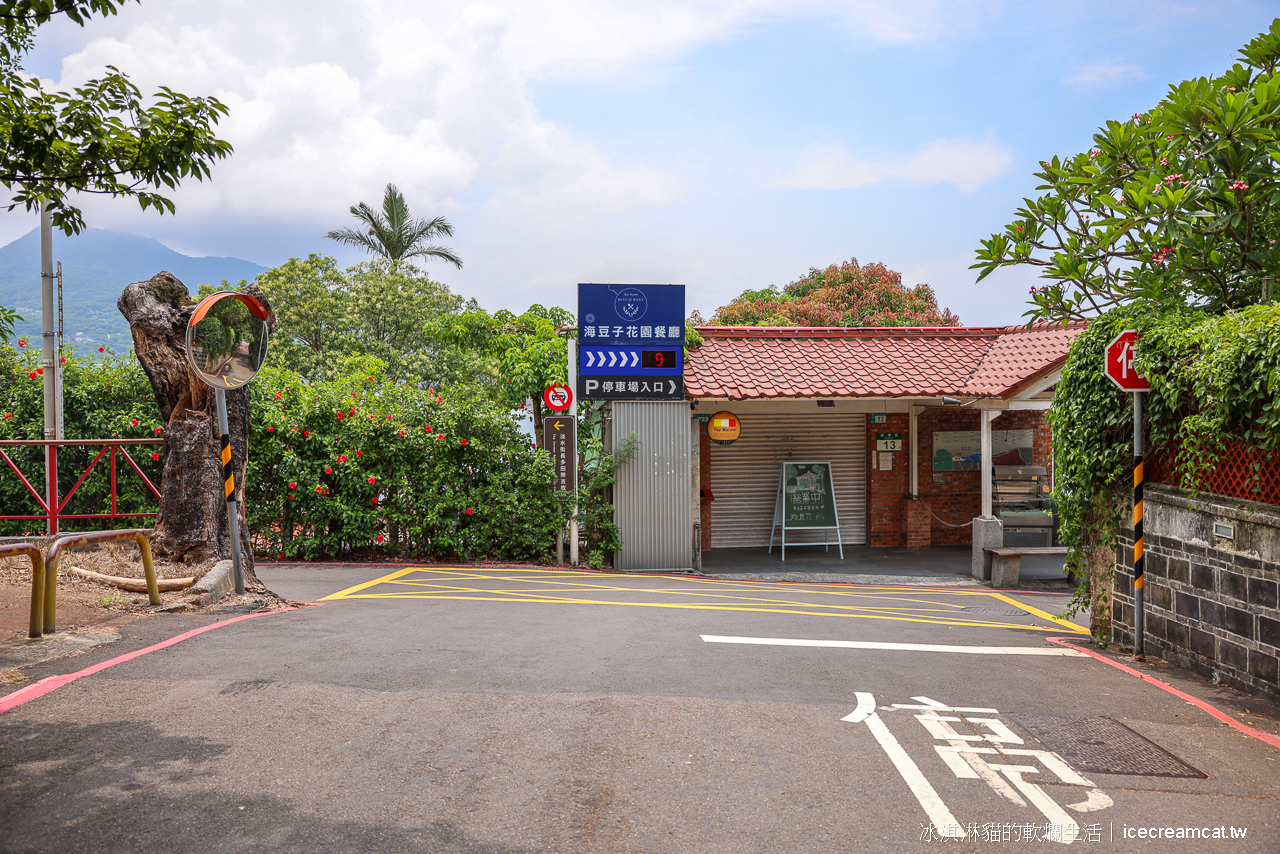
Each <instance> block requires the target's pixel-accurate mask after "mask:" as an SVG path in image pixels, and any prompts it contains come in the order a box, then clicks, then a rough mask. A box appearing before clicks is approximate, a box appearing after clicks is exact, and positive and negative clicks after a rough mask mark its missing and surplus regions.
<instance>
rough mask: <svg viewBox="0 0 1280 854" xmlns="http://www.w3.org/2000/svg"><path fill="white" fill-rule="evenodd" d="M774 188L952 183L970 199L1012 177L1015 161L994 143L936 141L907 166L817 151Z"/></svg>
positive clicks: (837, 150)
mask: <svg viewBox="0 0 1280 854" xmlns="http://www.w3.org/2000/svg"><path fill="white" fill-rule="evenodd" d="M799 159H800V163H799V165H798V166H797V168H796V170H795V171H794V172H792V173H791V174H790V175H786V176H784V177H781V178H778V179H777V180H776V181H775V184H776V185H777V186H779V187H786V188H789V189H797V190H856V189H859V188H861V187H868V186H870V185H872V184H878V183H880V182H882V181H896V182H900V183H903V184H909V185H915V186H925V185H929V184H940V183H943V182H949V183H951V184H954V185H955V187H956V189H958V190H960V191H961V192H964V193H972V192H973V191H974V190H977V189H978V188H979V187H981V186H982V185H983V184H986V183H987V182H988V181H991V180H994V179H995V178H998V177H1000V176H1001V175H1003V174H1005V173H1006V172H1008V171H1009V169H1010V167H1011V166H1012V165H1013V155H1012V153H1011V152H1010V150H1009V148H1008V147H1007V146H1003V145H1000V144H998V143H996V142H994V141H992V140H991V139H987V140H985V141H979V140H972V139H938V140H934V141H933V142H931V143H929V144H928V145H926V146H924V147H923V148H921V149H920V150H918V151H917V152H916V153H915V154H913V155H911V157H909V158H907V159H906V160H879V161H875V160H863V159H861V158H859V157H857V156H855V155H853V154H850V153H849V152H848V151H846V150H844V149H842V148H814V149H810V150H809V151H806V152H804V153H803V154H801V156H800V158H799Z"/></svg>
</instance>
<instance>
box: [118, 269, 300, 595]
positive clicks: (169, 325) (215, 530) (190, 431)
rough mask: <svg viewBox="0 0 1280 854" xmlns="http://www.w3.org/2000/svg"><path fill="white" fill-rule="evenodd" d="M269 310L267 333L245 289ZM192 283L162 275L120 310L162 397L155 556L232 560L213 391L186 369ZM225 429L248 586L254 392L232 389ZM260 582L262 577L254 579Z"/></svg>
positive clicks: (141, 286)
mask: <svg viewBox="0 0 1280 854" xmlns="http://www.w3.org/2000/svg"><path fill="white" fill-rule="evenodd" d="M241 292H242V293H246V294H249V295H251V296H253V297H254V298H255V299H257V300H259V301H260V302H261V303H262V304H263V305H264V306H267V329H268V331H274V330H275V328H276V317H275V314H274V313H272V312H271V307H270V305H269V304H268V303H267V300H266V297H265V296H264V295H263V293H262V291H261V290H260V289H259V288H258V286H257V285H249V286H248V287H246V288H243V289H242V290H241ZM197 304H198V301H197V300H192V299H191V296H190V293H189V292H188V291H187V287H186V285H184V284H182V282H180V281H179V280H178V278H177V276H174V275H173V274H172V273H169V272H160V273H157V274H156V275H155V276H153V277H152V278H151V279H150V280H148V281H145V282H134V283H133V284H132V285H129V286H128V287H126V288H125V289H124V293H122V294H121V295H120V300H119V301H118V302H117V303H116V307H117V308H119V309H120V313H121V314H123V315H124V316H125V319H126V320H128V321H129V327H130V329H131V331H132V333H133V347H134V351H135V353H136V354H137V356H138V361H139V362H140V363H141V364H142V370H143V371H145V372H146V374H147V379H149V380H150V381H151V388H152V389H153V390H154V391H155V393H156V403H157V404H159V406H160V415H161V417H162V418H163V419H164V421H165V423H166V425H167V426H166V428H165V431H164V475H163V479H162V480H161V487H160V515H159V517H158V518H157V519H156V525H155V530H154V531H153V533H152V536H151V547H152V548H153V549H154V550H155V552H156V554H157V555H162V556H166V557H169V558H171V559H173V560H175V561H185V562H192V563H196V562H201V561H206V560H209V559H212V558H222V559H225V558H230V557H231V536H230V533H229V524H228V521H227V512H226V500H225V497H224V491H223V481H222V459H221V452H220V448H219V443H218V416H217V409H216V404H215V398H214V394H213V390H212V389H211V388H209V387H208V386H206V385H205V384H204V383H203V382H201V381H200V380H199V379H198V378H197V377H196V376H195V374H194V373H193V372H192V371H191V368H190V366H189V365H188V364H187V357H186V352H187V345H186V334H187V321H188V319H189V318H190V317H191V313H192V312H193V311H194V310H195V307H196V305H197ZM226 397H227V424H228V429H229V430H230V432H231V470H232V472H233V473H234V474H235V482H236V501H237V506H238V509H239V517H240V549H241V554H242V557H243V562H244V568H245V576H246V580H249V579H254V575H253V548H252V546H251V545H250V537H249V526H248V524H247V523H246V520H245V510H244V476H245V470H246V468H247V466H248V462H249V456H248V450H249V390H248V388H247V387H243V386H242V387H240V388H238V389H233V390H229V391H227V393H226ZM255 580H256V579H255Z"/></svg>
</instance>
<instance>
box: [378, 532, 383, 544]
mask: <svg viewBox="0 0 1280 854" xmlns="http://www.w3.org/2000/svg"><path fill="white" fill-rule="evenodd" d="M378 542H382V535H381V534H379V535H378Z"/></svg>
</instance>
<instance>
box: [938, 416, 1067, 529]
mask: <svg viewBox="0 0 1280 854" xmlns="http://www.w3.org/2000/svg"><path fill="white" fill-rule="evenodd" d="M917 429H918V430H919V432H920V497H921V498H922V499H925V500H926V501H927V502H928V503H929V506H930V508H931V509H932V510H933V513H934V514H935V515H936V516H938V517H940V518H941V519H942V520H944V521H946V522H949V523H951V524H952V525H964V523H966V522H968V521H969V520H971V519H972V518H973V517H975V516H977V515H978V514H979V513H980V512H981V511H982V475H981V472H976V471H947V472H937V473H936V474H938V475H940V478H939V479H940V480H941V481H942V482H941V483H934V474H935V472H934V471H933V434H934V433H935V432H937V433H949V432H953V431H961V430H979V429H981V424H980V423H979V420H978V413H977V412H976V411H974V410H969V409H939V408H931V409H927V410H925V411H924V412H923V413H921V414H920V419H919V423H918V425H917ZM991 429H992V430H1034V431H1035V445H1034V450H1033V452H1032V455H1033V460H1032V463H1033V464H1034V465H1037V466H1044V467H1045V468H1046V469H1050V470H1051V459H1050V455H1051V453H1052V450H1051V444H1052V434H1051V432H1050V430H1049V424H1048V422H1047V421H1045V419H1044V413H1042V412H1039V411H1036V410H1019V411H1016V412H1006V413H1004V414H1002V415H1000V416H999V417H998V418H996V420H995V421H994V422H992V425H991ZM1051 473H1052V471H1051ZM1051 485H1052V484H1051ZM930 519H932V521H933V528H932V530H931V531H930V540H931V541H932V542H933V543H935V544H939V545H943V544H946V545H955V544H964V543H968V542H971V541H972V539H973V536H972V529H971V528H968V527H959V528H952V527H949V526H948V525H944V524H942V522H939V521H938V519H935V518H933V517H932V516H931V517H930Z"/></svg>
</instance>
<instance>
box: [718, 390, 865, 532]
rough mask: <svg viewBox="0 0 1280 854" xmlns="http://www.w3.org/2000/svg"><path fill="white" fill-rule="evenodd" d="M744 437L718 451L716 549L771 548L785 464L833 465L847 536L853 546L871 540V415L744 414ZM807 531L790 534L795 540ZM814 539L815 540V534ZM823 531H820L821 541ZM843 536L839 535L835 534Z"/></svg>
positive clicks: (837, 507) (820, 412)
mask: <svg viewBox="0 0 1280 854" xmlns="http://www.w3.org/2000/svg"><path fill="white" fill-rule="evenodd" d="M741 418H742V438H740V439H738V441H736V442H734V443H733V444H732V445H716V444H712V446H711V483H710V484H703V486H708V485H709V486H710V487H711V491H712V492H713V493H715V496H716V500H715V501H714V502H712V504H711V547H712V548H713V549H719V548H747V547H755V546H768V545H769V523H770V522H771V521H773V508H774V501H775V499H776V498H777V494H778V476H779V474H780V472H781V470H782V464H783V463H784V462H787V461H789V460H795V461H797V462H830V463H831V472H832V476H833V478H834V482H835V490H836V509H837V511H838V515H839V517H840V537H841V539H842V540H843V541H844V543H845V545H861V544H864V543H866V541H867V476H866V471H867V426H866V415H863V414H854V413H836V412H832V413H824V412H822V411H821V410H819V411H818V412H811V413H805V414H803V415H801V414H777V415H744V416H741ZM806 534H807V532H799V531H795V532H792V531H788V532H787V542H788V543H790V542H791V540H792V537H793V536H794V537H795V538H796V539H797V540H799V539H801V538H802V537H805V536H806ZM808 536H814V535H813V534H809V535H808ZM822 537H823V532H821V531H819V532H817V533H816V538H817V539H818V540H821V539H822ZM831 539H832V540H834V539H835V532H834V531H832V532H831Z"/></svg>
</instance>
